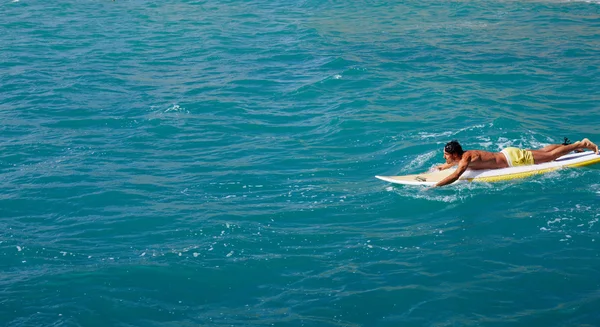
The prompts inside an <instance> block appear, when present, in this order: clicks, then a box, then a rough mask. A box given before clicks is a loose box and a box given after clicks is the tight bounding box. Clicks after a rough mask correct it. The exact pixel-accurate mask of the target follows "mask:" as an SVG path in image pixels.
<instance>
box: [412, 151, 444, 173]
mask: <svg viewBox="0 0 600 327" xmlns="http://www.w3.org/2000/svg"><path fill="white" fill-rule="evenodd" d="M436 153H438V151H431V152H427V153H424V154H420V155H418V156H417V157H416V158H415V159H414V160H413V161H411V162H409V163H408V165H406V168H405V169H407V170H413V169H416V168H421V167H423V165H424V164H425V163H426V162H427V161H429V160H431V159H432V158H433V157H434V156H435V154H436Z"/></svg>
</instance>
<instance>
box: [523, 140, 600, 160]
mask: <svg viewBox="0 0 600 327" xmlns="http://www.w3.org/2000/svg"><path fill="white" fill-rule="evenodd" d="M554 145H556V144H553V145H549V146H548V147H550V146H554ZM578 149H582V150H583V149H589V150H592V151H594V152H595V153H598V146H597V145H596V144H594V143H592V142H591V141H590V140H588V139H583V140H581V141H580V142H575V143H573V144H569V145H562V144H558V146H556V147H554V148H553V149H552V150H550V151H544V149H541V150H531V154H532V155H533V162H534V163H536V164H539V163H544V162H550V161H552V160H554V159H556V158H558V157H561V156H564V155H565V154H567V153H569V152H571V151H575V150H578Z"/></svg>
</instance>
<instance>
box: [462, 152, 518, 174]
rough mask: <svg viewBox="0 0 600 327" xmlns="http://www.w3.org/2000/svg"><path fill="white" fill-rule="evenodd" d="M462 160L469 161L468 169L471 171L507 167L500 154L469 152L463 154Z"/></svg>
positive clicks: (504, 159) (502, 155)
mask: <svg viewBox="0 0 600 327" xmlns="http://www.w3.org/2000/svg"><path fill="white" fill-rule="evenodd" d="M463 158H464V159H466V160H468V161H469V169H473V170H480V169H498V168H507V167H509V166H508V161H506V157H505V156H504V154H502V152H488V151H480V150H469V151H465V152H464V153H463Z"/></svg>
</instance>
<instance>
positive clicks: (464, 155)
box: [435, 138, 600, 186]
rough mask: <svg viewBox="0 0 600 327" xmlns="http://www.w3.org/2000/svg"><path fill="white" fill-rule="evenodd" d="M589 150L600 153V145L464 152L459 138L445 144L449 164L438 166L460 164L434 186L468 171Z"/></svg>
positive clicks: (579, 143)
mask: <svg viewBox="0 0 600 327" xmlns="http://www.w3.org/2000/svg"><path fill="white" fill-rule="evenodd" d="M583 149H588V150H592V151H594V152H595V153H596V154H600V151H598V146H597V145H596V144H594V143H592V141H590V140H588V139H587V138H585V139H583V140H581V141H577V142H575V143H573V144H568V142H565V143H563V144H551V145H548V146H546V147H543V148H542V149H539V150H523V149H519V148H512V147H510V148H505V149H503V150H502V151H500V152H488V151H480V150H469V151H463V149H462V147H461V145H460V144H459V143H458V141H456V140H454V141H450V142H448V143H446V146H445V147H444V159H446V163H445V164H443V165H439V166H437V167H436V169H437V170H444V169H448V168H451V167H454V166H456V165H458V168H457V169H456V171H454V173H452V174H451V175H450V176H448V177H446V178H444V179H443V180H441V181H440V182H439V183H437V184H436V185H435V186H443V185H447V184H451V183H454V182H455V181H456V180H458V178H459V177H460V176H461V175H462V174H463V173H464V172H465V170H467V168H469V169H472V170H480V169H499V168H507V167H516V166H526V165H534V164H540V163H544V162H550V161H552V160H554V159H556V158H558V157H560V156H564V155H565V154H567V153H569V152H572V151H576V150H583Z"/></svg>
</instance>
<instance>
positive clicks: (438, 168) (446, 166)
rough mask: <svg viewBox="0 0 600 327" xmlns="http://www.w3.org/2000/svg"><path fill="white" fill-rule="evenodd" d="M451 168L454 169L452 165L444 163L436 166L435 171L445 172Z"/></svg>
mask: <svg viewBox="0 0 600 327" xmlns="http://www.w3.org/2000/svg"><path fill="white" fill-rule="evenodd" d="M452 167H454V164H451V163H450V164H449V163H445V164H442V165H439V166H436V167H435V169H437V170H446V169H448V168H452Z"/></svg>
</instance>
